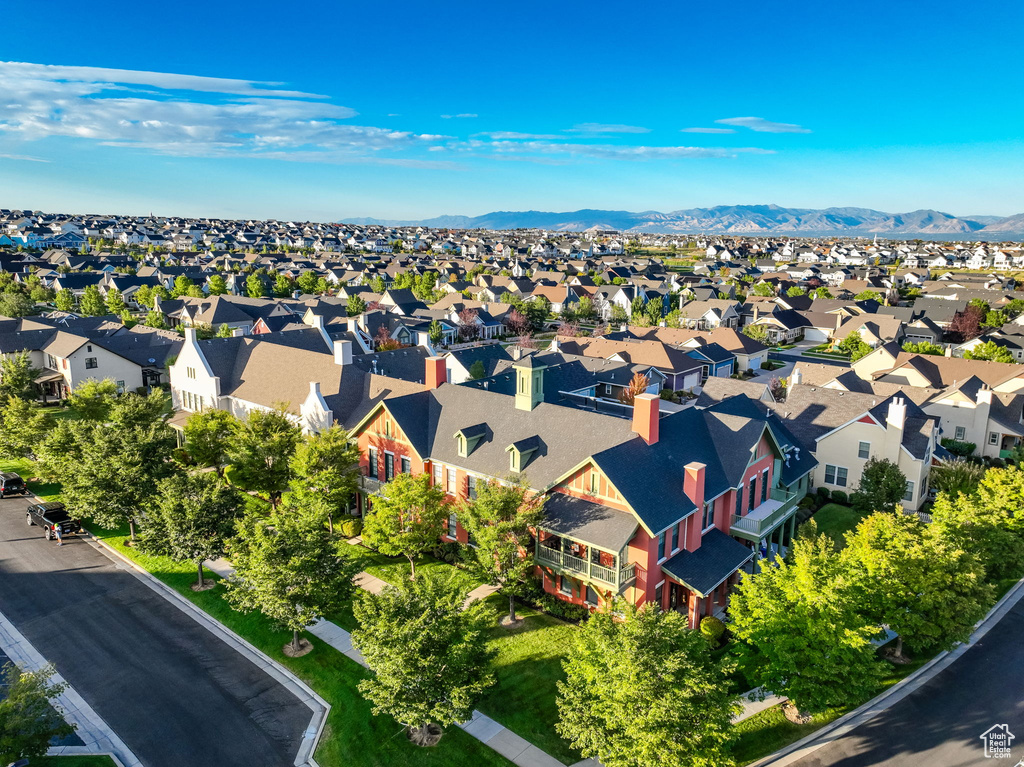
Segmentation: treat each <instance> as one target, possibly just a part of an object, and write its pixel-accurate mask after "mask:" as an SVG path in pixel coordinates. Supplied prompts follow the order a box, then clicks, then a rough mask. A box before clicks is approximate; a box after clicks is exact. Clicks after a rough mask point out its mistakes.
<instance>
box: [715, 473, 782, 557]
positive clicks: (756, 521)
mask: <svg viewBox="0 0 1024 767" xmlns="http://www.w3.org/2000/svg"><path fill="white" fill-rule="evenodd" d="M798 500H799V499H798V497H797V494H796V493H794V492H791V491H789V490H786V489H785V488H781V487H776V488H773V489H772V491H771V492H770V494H769V497H768V498H767V499H766V500H765V501H764V503H762V504H760V505H759V506H756V507H755V508H753V509H751V510H750V511H749V512H747V513H746V514H744V515H742V516H740V515H735V514H734V515H733V518H732V524H731V525H730V528H729V532H730V533H732V534H733V535H734V536H736V537H737V538H740V539H742V540H744V541H747V542H749V543H750V544H753V548H754V561H755V562H756V561H757V560H760V559H764V558H766V557H767V558H774V557H775V556H776V555H778V556H783V555H785V552H786V551H787V550H788V548H789V546H790V545H791V544H792V541H793V536H794V535H795V534H796V510H797V501H798Z"/></svg>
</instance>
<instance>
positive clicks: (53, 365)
mask: <svg viewBox="0 0 1024 767" xmlns="http://www.w3.org/2000/svg"><path fill="white" fill-rule="evenodd" d="M46 367H48V368H50V369H51V370H56V369H57V358H56V357H54V356H53V355H52V354H47V355H46Z"/></svg>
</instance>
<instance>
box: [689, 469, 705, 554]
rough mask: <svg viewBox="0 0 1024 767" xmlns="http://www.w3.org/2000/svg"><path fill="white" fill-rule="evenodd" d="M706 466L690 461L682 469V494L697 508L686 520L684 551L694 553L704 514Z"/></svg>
mask: <svg viewBox="0 0 1024 767" xmlns="http://www.w3.org/2000/svg"><path fill="white" fill-rule="evenodd" d="M705 469H707V466H706V465H705V464H703V463H700V462H699V461H691V462H690V463H688V464H686V466H684V467H683V493H684V494H685V495H686V497H687V498H689V499H690V500H691V501H693V505H694V506H696V507H697V511H696V513H694V514H693V515H692V517H691V518H690V519H689V520H687V524H686V527H687V529H686V550H687V551H696V550H697V549H698V548H700V538H701V536H700V534H701V532H702V531H701V529H700V525H701V521H702V515H703V513H704V471H705Z"/></svg>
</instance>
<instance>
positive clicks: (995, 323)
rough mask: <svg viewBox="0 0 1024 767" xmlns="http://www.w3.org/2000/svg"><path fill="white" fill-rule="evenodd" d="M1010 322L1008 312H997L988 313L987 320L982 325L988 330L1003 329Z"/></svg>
mask: <svg viewBox="0 0 1024 767" xmlns="http://www.w3.org/2000/svg"><path fill="white" fill-rule="evenodd" d="M1009 321H1010V318H1009V317H1008V316H1007V314H1006V312H1003V311H999V310H996V311H989V312H986V314H985V319H984V321H983V322H982V323H981V324H982V326H983V327H986V328H1001V327H1002V326H1003V325H1005V324H1006V323H1007V322H1009Z"/></svg>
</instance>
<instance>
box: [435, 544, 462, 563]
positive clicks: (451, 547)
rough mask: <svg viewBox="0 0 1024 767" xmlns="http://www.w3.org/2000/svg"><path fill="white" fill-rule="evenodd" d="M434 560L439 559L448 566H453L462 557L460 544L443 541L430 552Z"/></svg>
mask: <svg viewBox="0 0 1024 767" xmlns="http://www.w3.org/2000/svg"><path fill="white" fill-rule="evenodd" d="M430 553H431V554H433V555H434V558H435V559H440V560H441V561H442V562H447V563H448V564H450V565H451V564H455V563H456V562H458V561H459V558H460V557H461V556H462V544H460V543H456V542H455V541H443V542H441V543H438V544H437V545H436V546H435V547H434V548H432V549H431V550H430Z"/></svg>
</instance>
